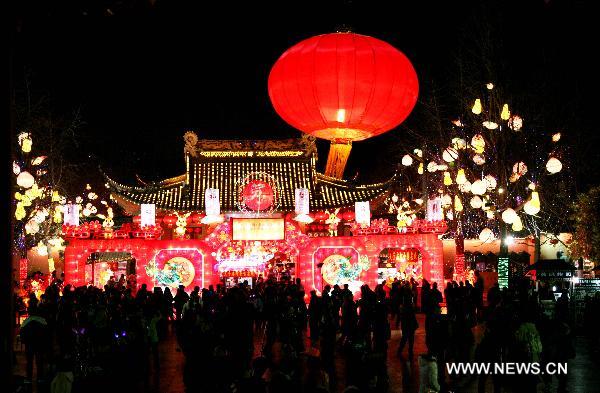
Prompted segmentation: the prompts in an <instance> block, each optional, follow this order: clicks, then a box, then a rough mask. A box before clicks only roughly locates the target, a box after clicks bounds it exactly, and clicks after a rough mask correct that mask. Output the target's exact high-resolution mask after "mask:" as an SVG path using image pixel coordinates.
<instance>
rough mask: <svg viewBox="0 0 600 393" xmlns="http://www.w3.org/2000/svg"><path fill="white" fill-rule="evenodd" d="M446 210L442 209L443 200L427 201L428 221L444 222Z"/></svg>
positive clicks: (438, 198)
mask: <svg viewBox="0 0 600 393" xmlns="http://www.w3.org/2000/svg"><path fill="white" fill-rule="evenodd" d="M443 219H444V210H443V209H442V198H440V197H436V198H432V199H428V200H427V221H442V220H443Z"/></svg>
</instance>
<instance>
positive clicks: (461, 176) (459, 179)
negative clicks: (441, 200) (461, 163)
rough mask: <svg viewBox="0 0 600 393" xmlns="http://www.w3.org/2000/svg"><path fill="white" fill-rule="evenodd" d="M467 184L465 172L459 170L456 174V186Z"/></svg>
mask: <svg viewBox="0 0 600 393" xmlns="http://www.w3.org/2000/svg"><path fill="white" fill-rule="evenodd" d="M466 182H467V176H465V170H464V169H459V170H458V172H457V173H456V184H465V183H466Z"/></svg>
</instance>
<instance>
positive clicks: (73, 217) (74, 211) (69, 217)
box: [63, 203, 79, 226]
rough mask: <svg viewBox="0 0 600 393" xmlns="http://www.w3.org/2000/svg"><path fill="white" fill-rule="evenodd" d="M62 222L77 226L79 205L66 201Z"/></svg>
mask: <svg viewBox="0 0 600 393" xmlns="http://www.w3.org/2000/svg"><path fill="white" fill-rule="evenodd" d="M64 215H65V217H64V220H63V222H64V224H65V225H73V226H79V205H77V204H74V203H67V204H66V205H65V207H64Z"/></svg>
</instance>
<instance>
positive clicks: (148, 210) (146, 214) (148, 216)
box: [140, 203, 156, 227]
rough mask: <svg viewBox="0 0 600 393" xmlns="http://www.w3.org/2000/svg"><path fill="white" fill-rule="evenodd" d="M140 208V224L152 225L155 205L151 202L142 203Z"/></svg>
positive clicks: (143, 225)
mask: <svg viewBox="0 0 600 393" xmlns="http://www.w3.org/2000/svg"><path fill="white" fill-rule="evenodd" d="M140 208H141V216H142V219H141V220H140V225H141V226H142V227H145V226H154V225H155V224H156V221H155V218H156V205H154V204H153V203H142V205H141V206H140Z"/></svg>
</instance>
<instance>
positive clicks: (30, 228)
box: [25, 218, 40, 235]
mask: <svg viewBox="0 0 600 393" xmlns="http://www.w3.org/2000/svg"><path fill="white" fill-rule="evenodd" d="M39 230H40V224H38V222H37V221H35V220H34V219H33V218H32V219H31V220H29V221H27V224H25V232H26V233H28V234H30V235H35V234H36V233H38V232H39Z"/></svg>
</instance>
